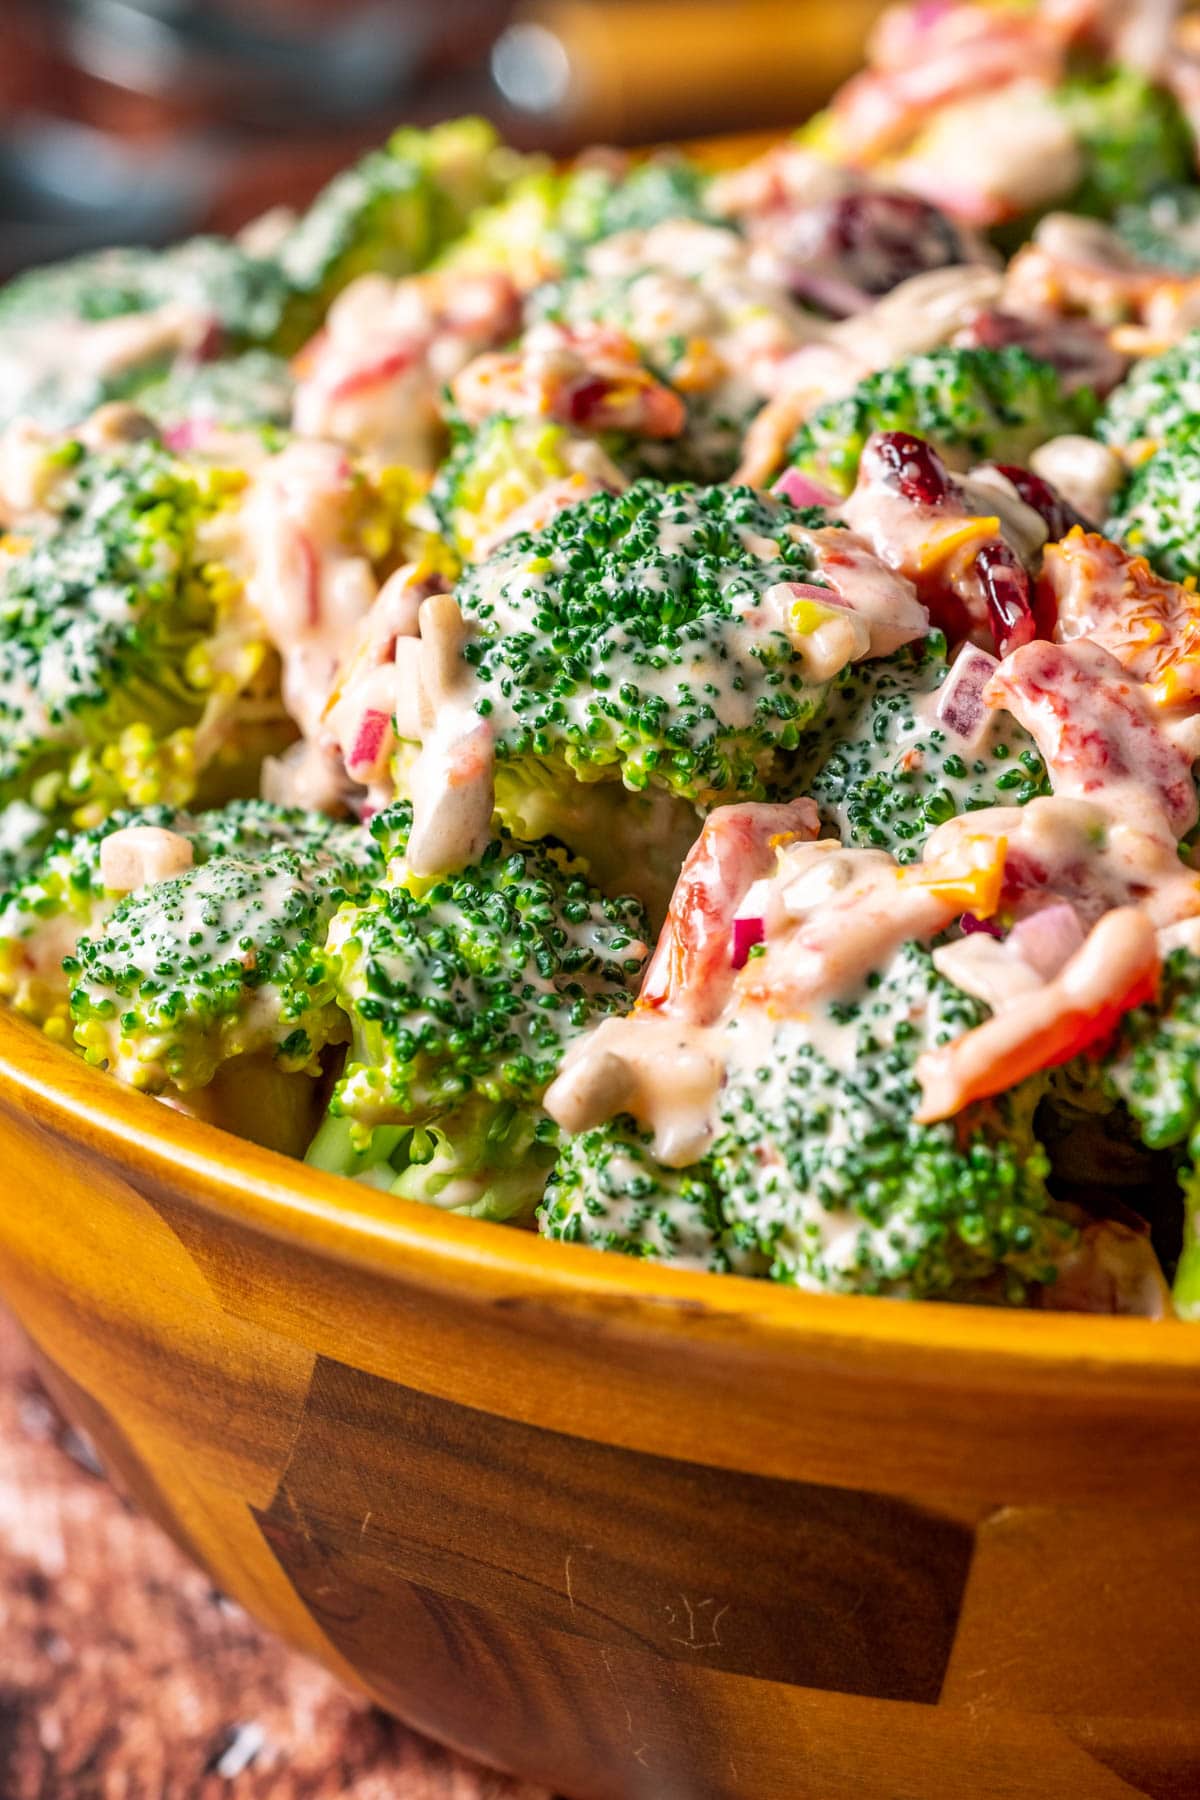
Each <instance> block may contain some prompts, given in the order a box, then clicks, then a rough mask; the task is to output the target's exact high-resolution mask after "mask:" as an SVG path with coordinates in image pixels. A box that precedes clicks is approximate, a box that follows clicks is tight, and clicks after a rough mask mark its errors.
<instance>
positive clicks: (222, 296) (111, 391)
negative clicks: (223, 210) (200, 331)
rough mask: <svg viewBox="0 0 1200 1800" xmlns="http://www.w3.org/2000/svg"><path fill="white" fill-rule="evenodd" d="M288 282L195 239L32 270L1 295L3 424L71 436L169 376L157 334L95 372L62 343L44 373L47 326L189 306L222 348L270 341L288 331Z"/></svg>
mask: <svg viewBox="0 0 1200 1800" xmlns="http://www.w3.org/2000/svg"><path fill="white" fill-rule="evenodd" d="M287 300H288V291H287V284H286V282H285V280H284V278H283V276H282V274H281V273H280V271H279V269H278V268H277V267H276V266H275V264H274V263H273V262H270V261H268V260H266V259H264V258H261V257H256V256H251V255H249V254H247V252H245V251H244V250H241V249H239V247H238V246H237V244H235V243H233V242H232V241H230V240H229V239H225V238H210V237H205V238H192V239H191V240H190V241H189V242H187V243H184V244H180V245H178V246H177V247H176V248H174V249H171V250H163V251H152V250H104V251H101V252H99V253H98V254H94V255H89V256H82V257H77V258H75V259H74V260H73V261H71V262H65V263H59V264H56V265H54V266H52V267H50V268H46V269H33V270H30V271H29V272H28V273H27V274H25V275H20V276H18V277H17V278H16V280H15V281H12V282H10V283H9V285H8V286H7V287H5V288H3V289H0V372H2V373H3V382H2V383H0V394H2V397H0V426H3V425H4V424H7V423H8V421H9V420H11V419H14V418H16V417H18V416H19V415H20V416H25V417H32V418H35V419H37V420H39V421H40V422H41V423H42V424H44V425H47V426H49V427H51V428H52V429H55V430H62V429H69V428H70V427H71V426H73V425H75V424H78V422H79V421H80V420H81V419H83V418H86V416H87V415H88V413H90V412H91V411H93V409H94V408H95V407H97V406H99V405H100V404H101V403H102V402H104V401H107V400H126V399H130V398H132V397H134V396H136V395H137V394H138V393H139V391H140V390H141V388H142V387H143V386H144V385H145V384H146V383H147V382H148V381H151V380H153V379H155V378H158V377H160V376H162V375H163V374H165V373H166V371H167V370H168V369H169V368H170V366H171V361H172V353H171V351H170V350H169V349H167V348H164V347H163V346H162V344H161V343H160V342H159V341H158V340H157V339H156V337H155V336H154V334H153V333H151V334H149V335H148V337H147V344H146V350H145V354H144V355H143V356H141V357H137V358H133V359H132V360H130V359H129V358H128V357H122V359H121V361H120V366H119V367H118V368H115V369H114V370H112V371H110V372H106V373H96V372H95V371H94V370H92V369H91V368H90V367H89V364H88V361H87V358H86V357H84V356H82V355H81V354H79V351H78V348H77V347H75V346H73V345H72V344H71V342H70V341H69V340H68V339H66V338H64V343H63V348H62V354H61V356H60V358H59V359H58V360H57V362H56V365H55V366H54V367H53V368H52V369H51V370H50V371H49V372H47V368H46V360H45V356H44V353H43V354H42V355H40V356H39V355H37V354H35V350H34V346H33V343H32V339H33V336H34V334H37V336H38V337H39V339H41V340H43V341H44V338H45V334H46V331H47V328H48V327H49V328H51V329H52V328H53V327H54V326H55V325H56V324H60V325H62V326H63V327H64V328H67V327H69V326H70V325H71V324H72V323H78V324H81V325H88V324H92V325H95V324H100V323H102V322H103V321H105V320H109V319H117V318H121V317H124V316H127V315H130V314H135V313H148V312H150V311H152V310H154V309H156V308H158V307H163V306H168V305H173V304H175V305H183V306H187V307H189V308H191V309H193V310H194V311H195V312H196V313H198V314H200V315H203V316H206V317H208V318H210V319H211V321H212V325H213V327H214V329H215V330H217V331H219V332H220V334H221V337H222V339H223V342H224V344H225V347H226V348H228V349H231V350H236V349H238V348H240V347H241V346H243V345H250V344H260V343H271V342H273V341H274V340H275V338H276V337H277V336H278V334H279V333H280V331H281V329H282V328H283V326H284V321H285V311H286V306H287Z"/></svg>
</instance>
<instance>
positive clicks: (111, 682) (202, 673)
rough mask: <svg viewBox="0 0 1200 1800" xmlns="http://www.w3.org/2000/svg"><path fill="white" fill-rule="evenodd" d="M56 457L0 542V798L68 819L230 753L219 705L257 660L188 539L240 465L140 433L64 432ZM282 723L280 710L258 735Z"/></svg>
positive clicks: (173, 795) (225, 494) (165, 788)
mask: <svg viewBox="0 0 1200 1800" xmlns="http://www.w3.org/2000/svg"><path fill="white" fill-rule="evenodd" d="M56 456H57V458H58V460H59V462H60V464H61V465H62V473H61V479H60V481H59V483H58V486H57V488H56V491H55V497H54V505H55V514H54V516H53V517H52V518H51V519H50V521H49V523H47V524H46V525H45V526H39V527H35V528H34V529H33V531H32V533H31V534H30V535H29V536H27V537H24V538H9V539H7V540H3V539H0V736H2V738H3V742H2V744H0V803H5V804H7V803H9V802H11V801H13V800H22V801H25V802H26V803H28V804H31V805H33V806H34V807H35V808H37V809H38V810H39V811H40V812H42V813H44V814H45V815H46V816H47V819H48V820H50V821H51V822H52V823H55V824H62V823H66V822H67V821H68V820H70V821H73V822H75V823H77V824H80V825H88V824H92V823H95V822H96V821H98V820H99V819H101V818H103V817H104V815H105V814H106V813H108V812H110V811H112V810H113V808H114V807H116V806H119V805H128V804H131V803H132V804H137V805H141V804H150V803H152V802H154V801H157V800H164V801H170V802H172V803H174V804H176V805H183V804H186V803H187V802H188V801H189V800H190V799H191V798H192V797H193V795H194V794H195V793H196V792H197V789H198V786H199V784H200V781H201V778H202V776H203V775H204V772H205V767H206V764H207V763H208V762H209V760H210V759H212V758H226V757H227V756H228V755H232V754H233V753H234V750H235V745H234V743H233V732H234V726H233V722H232V713H233V711H234V710H236V704H235V703H236V701H237V697H238V695H239V694H240V693H242V692H244V691H245V690H247V689H249V688H251V687H252V686H253V685H254V684H255V682H256V680H257V678H258V677H259V674H260V671H261V670H262V668H263V664H264V659H265V657H266V647H265V645H264V644H262V643H261V642H259V641H257V640H252V638H251V637H250V636H249V635H248V632H247V630H246V628H245V627H244V625H242V624H241V623H240V622H238V623H235V622H234V609H235V606H236V602H237V599H238V595H239V588H238V584H237V582H236V581H235V580H234V579H233V577H232V576H231V575H230V573H229V572H228V571H227V570H226V569H225V568H224V567H223V566H222V565H220V564H218V563H214V562H211V561H209V560H208V559H207V558H206V556H205V554H204V550H203V547H202V543H201V527H202V525H203V524H204V523H205V522H206V521H207V520H209V519H210V518H212V516H213V515H214V514H215V513H216V512H217V511H218V510H220V509H221V508H222V507H223V506H224V505H226V504H227V503H229V501H230V500H231V499H232V498H233V497H234V495H235V494H236V493H237V492H238V491H239V490H240V485H241V483H240V478H239V477H231V476H228V475H225V474H222V473H220V472H218V471H210V472H207V473H198V472H196V471H189V470H188V469H186V468H185V467H184V466H183V465H182V464H180V463H178V462H176V461H174V460H173V458H171V457H170V456H169V455H168V454H167V453H166V452H165V451H164V450H163V449H162V448H161V447H160V446H159V445H157V444H154V443H145V442H143V443H139V444H136V445H132V446H126V447H123V448H121V449H118V450H113V451H105V452H97V453H94V454H85V453H84V451H83V449H82V446H80V445H78V444H75V443H73V442H68V443H67V444H66V445H65V446H64V448H63V449H62V450H61V451H59V452H57V453H56ZM264 697H265V698H269V696H264ZM227 705H228V708H229V718H228V720H227V721H226V723H227V725H228V732H226V729H225V727H219V728H218V726H217V725H216V711H222V716H223V717H224V710H223V709H225V708H226V706H227ZM210 708H212V709H214V710H213V711H212V712H210V715H209V716H210V719H211V720H212V721H213V725H214V728H213V730H212V731H211V732H206V734H205V747H204V749H203V752H202V753H201V752H198V750H197V740H196V728H197V726H198V725H199V723H200V721H201V719H202V717H203V716H204V715H205V713H206V710H207V709H210ZM286 732H287V727H286V722H285V721H284V720H283V717H282V711H280V716H279V729H278V731H277V732H276V734H275V741H273V742H272V743H271V744H269V745H267V744H266V743H265V741H264V747H271V748H277V747H278V743H279V742H280V741H286ZM281 734H283V735H282V736H281Z"/></svg>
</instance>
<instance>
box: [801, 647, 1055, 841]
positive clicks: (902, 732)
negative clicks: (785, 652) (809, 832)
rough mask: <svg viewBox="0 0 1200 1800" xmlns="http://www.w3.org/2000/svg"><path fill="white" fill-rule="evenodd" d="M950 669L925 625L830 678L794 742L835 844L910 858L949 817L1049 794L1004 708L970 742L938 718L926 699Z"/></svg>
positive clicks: (1041, 770)
mask: <svg viewBox="0 0 1200 1800" xmlns="http://www.w3.org/2000/svg"><path fill="white" fill-rule="evenodd" d="M948 673H949V664H948V663H947V660H946V640H945V638H944V637H943V636H942V634H941V633H940V632H931V633H930V635H929V636H928V637H927V638H925V639H923V640H920V641H918V642H917V643H914V644H906V645H905V646H904V648H903V649H901V650H897V651H896V652H895V653H894V654H893V655H891V656H885V657H880V658H879V659H878V660H875V661H871V662H863V663H851V664H850V665H849V666H848V667H846V668H844V669H843V670H842V671H841V673H840V674H839V675H838V676H837V677H836V678H835V680H834V683H833V687H832V689H831V692H830V696H829V703H828V707H827V710H826V712H825V714H824V716H823V718H822V721H821V723H820V725H819V726H817V727H816V728H815V729H814V730H813V731H811V732H810V733H809V734H808V736H807V738H806V741H805V743H804V745H803V746H802V748H801V752H800V768H801V771H802V773H801V775H800V777H799V785H800V786H801V787H802V789H803V791H804V792H805V793H808V794H811V795H812V797H813V799H814V800H815V801H816V803H817V806H818V807H819V809H820V812H821V818H822V822H823V824H824V825H825V827H826V828H827V830H829V831H831V832H832V833H833V834H834V835H835V836H837V837H840V838H841V840H842V842H843V843H846V844H854V845H857V846H859V847H861V848H863V849H877V850H887V851H888V852H889V853H890V854H891V855H892V856H894V857H895V858H896V860H897V862H902V863H906V862H913V861H915V860H916V858H917V857H918V856H920V854H921V851H922V848H923V847H924V844H925V841H926V839H927V838H928V837H929V835H930V833H931V832H933V831H934V830H936V828H937V827H938V826H939V825H942V824H944V823H945V821H946V820H947V819H952V818H954V817H955V816H956V814H958V813H964V812H975V811H977V810H978V809H979V808H980V807H985V806H1024V805H1025V804H1026V802H1027V801H1029V800H1032V799H1034V798H1035V797H1036V796H1037V795H1039V794H1048V793H1049V792H1050V784H1049V780H1048V778H1047V775H1046V769H1045V765H1044V763H1043V762H1042V759H1041V757H1040V756H1039V755H1038V752H1037V747H1036V745H1035V744H1034V742H1033V739H1032V738H1031V737H1030V736H1029V734H1028V732H1026V731H1024V730H1023V729H1022V728H1021V726H1019V725H1018V724H1017V723H1016V721H1015V720H1014V719H1012V718H1010V716H1009V715H1008V714H1007V713H1005V712H1003V711H998V712H996V713H994V714H993V715H992V717H991V722H990V724H989V726H988V729H987V731H986V734H985V735H984V736H983V737H982V738H981V739H980V740H979V741H978V742H974V743H972V744H970V745H968V744H967V743H965V742H964V740H963V739H962V738H960V737H957V736H956V735H955V734H954V733H953V732H951V731H949V730H947V728H946V727H945V726H944V725H941V724H939V723H938V720H937V718H936V716H935V715H934V714H933V713H932V711H931V707H930V704H929V696H931V695H933V694H935V693H936V692H937V689H938V688H939V687H940V686H941V684H942V683H943V681H944V680H945V679H946V676H947V674H948Z"/></svg>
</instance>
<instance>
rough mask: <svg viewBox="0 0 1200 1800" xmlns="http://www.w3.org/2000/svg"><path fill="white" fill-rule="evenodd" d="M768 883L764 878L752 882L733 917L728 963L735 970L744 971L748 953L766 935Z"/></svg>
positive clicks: (748, 956)
mask: <svg viewBox="0 0 1200 1800" xmlns="http://www.w3.org/2000/svg"><path fill="white" fill-rule="evenodd" d="M770 886H771V884H770V882H769V881H768V880H766V879H765V878H763V879H760V880H758V881H755V882H753V883H752V884H751V885H750V887H748V888H747V889H746V892H745V894H744V896H743V898H742V900H741V902H740V903H739V905H738V909H737V912H736V913H735V914H734V915H733V932H732V942H731V947H730V961H731V962H732V964H733V966H734V968H735V969H744V968H745V966H746V963H747V962H748V961H749V958H750V952H751V950H753V949H754V947H755V945H756V944H761V943H762V941H763V939H764V938H765V937H766V935H767V916H766V915H767V901H768V897H769V890H770Z"/></svg>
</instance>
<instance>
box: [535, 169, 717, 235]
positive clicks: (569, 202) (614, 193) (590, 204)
mask: <svg viewBox="0 0 1200 1800" xmlns="http://www.w3.org/2000/svg"><path fill="white" fill-rule="evenodd" d="M710 180H711V177H710V176H709V175H708V173H707V172H706V171H705V170H704V169H702V168H701V166H700V164H699V163H697V162H696V161H694V160H693V158H691V157H689V156H684V155H681V154H679V153H678V152H672V153H671V154H668V155H664V156H655V157H651V158H649V159H648V160H647V161H645V162H639V163H635V164H634V165H633V166H632V168H620V167H617V166H612V165H606V164H604V163H602V162H600V163H591V164H584V165H582V166H581V167H580V168H577V169H573V170H571V171H570V172H569V174H568V175H567V177H566V179H565V181H564V183H563V189H562V199H561V203H560V207H559V214H558V225H559V229H560V230H561V231H562V233H563V235H564V237H565V238H566V240H567V242H568V244H570V245H572V246H575V247H578V248H585V247H586V246H587V245H588V244H595V243H598V242H599V241H600V239H601V238H606V237H613V236H615V234H616V233H617V232H619V231H649V230H650V229H651V228H652V227H653V226H655V225H661V224H662V223H663V222H664V220H667V219H698V220H708V221H711V219H712V214H711V213H710V211H709V209H708V188H709V182H710Z"/></svg>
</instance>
